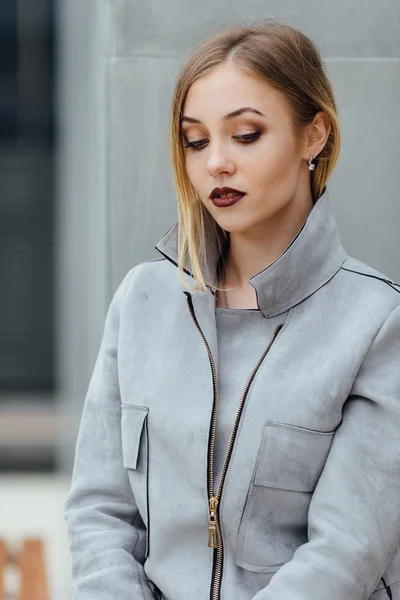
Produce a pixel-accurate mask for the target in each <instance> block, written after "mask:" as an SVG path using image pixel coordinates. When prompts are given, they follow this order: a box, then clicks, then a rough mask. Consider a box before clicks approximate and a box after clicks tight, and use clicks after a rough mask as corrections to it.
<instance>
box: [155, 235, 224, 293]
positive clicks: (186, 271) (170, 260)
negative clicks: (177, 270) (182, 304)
mask: <svg viewBox="0 0 400 600" xmlns="http://www.w3.org/2000/svg"><path fill="white" fill-rule="evenodd" d="M154 247H155V249H156V250H157V252H159V253H160V254H162V255H163V257H164V258H166V259H167V260H169V262H171V263H172V264H173V265H175V267H178V264H177V263H176V262H175V261H174V260H172V258H171V257H170V256H168V255H167V254H164V252H162V251H161V250H160V249H159V248H157V246H154ZM183 270H184V272H185V273H186V275H189V277H191V278H192V279H194V277H193V275H192V273H191V272H190V271H188V270H187V269H185V268H184V269H183ZM207 287H208V289H209V290H210V292H211V293H212V295H213V296H215V291H214V290H213V289H212V288H211V287H210V286H209V285H208V286H207ZM184 293H185V292H184Z"/></svg>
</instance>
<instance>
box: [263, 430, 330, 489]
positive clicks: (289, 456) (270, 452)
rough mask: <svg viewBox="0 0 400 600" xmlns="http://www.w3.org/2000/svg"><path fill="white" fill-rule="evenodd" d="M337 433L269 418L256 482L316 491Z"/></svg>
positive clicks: (281, 487)
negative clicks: (277, 421) (274, 420)
mask: <svg viewBox="0 0 400 600" xmlns="http://www.w3.org/2000/svg"><path fill="white" fill-rule="evenodd" d="M334 435H335V432H334V431H330V432H322V431H315V430H312V429H306V428H304V427H298V426H295V425H287V424H284V423H276V422H273V421H267V422H266V424H265V426H264V432H263V439H262V442H261V446H260V452H259V456H258V462H257V466H256V472H255V478H254V483H255V485H263V486H267V487H271V488H278V489H282V490H291V491H297V492H312V491H313V490H314V489H315V486H316V484H317V482H318V479H319V477H320V475H321V473H322V470H323V468H324V465H325V462H326V459H327V456H328V453H329V450H330V447H331V444H332V440H333V436H334Z"/></svg>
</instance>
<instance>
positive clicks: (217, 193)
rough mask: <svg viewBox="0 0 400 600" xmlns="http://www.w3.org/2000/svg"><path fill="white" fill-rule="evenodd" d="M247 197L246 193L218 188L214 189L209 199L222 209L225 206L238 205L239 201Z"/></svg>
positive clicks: (233, 189)
mask: <svg viewBox="0 0 400 600" xmlns="http://www.w3.org/2000/svg"><path fill="white" fill-rule="evenodd" d="M245 195H246V192H241V191H240V190H236V189H235V188H231V187H221V188H218V187H217V188H214V189H213V191H212V192H211V194H210V196H209V198H210V200H211V202H212V203H213V204H214V206H218V207H220V208H222V207H224V206H232V204H236V202H239V200H241V199H242V198H243V197H244V196H245Z"/></svg>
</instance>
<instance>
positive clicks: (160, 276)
mask: <svg viewBox="0 0 400 600" xmlns="http://www.w3.org/2000/svg"><path fill="white" fill-rule="evenodd" d="M167 289H173V290H175V291H178V290H179V291H181V289H182V285H181V284H180V282H179V277H178V268H177V267H176V266H175V265H174V264H173V263H171V262H170V261H169V260H167V259H166V258H153V259H150V260H146V261H144V262H141V263H139V264H137V265H135V266H134V267H132V268H131V269H130V270H129V271H128V272H127V273H126V275H125V277H124V278H123V279H122V281H121V283H120V285H119V288H118V290H117V293H119V294H120V295H121V296H123V297H124V298H125V300H126V299H129V300H130V301H132V300H134V299H135V297H138V296H139V297H142V296H143V295H144V294H152V293H159V292H160V291H163V290H164V291H166V290H167Z"/></svg>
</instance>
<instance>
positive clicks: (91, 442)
mask: <svg viewBox="0 0 400 600" xmlns="http://www.w3.org/2000/svg"><path fill="white" fill-rule="evenodd" d="M131 273H132V271H130V272H129V273H128V274H127V275H126V276H125V278H124V280H123V281H122V283H121V285H120V287H119V288H118V290H117V292H116V293H115V295H114V298H113V300H112V302H111V305H110V307H109V310H108V313H107V317H106V322H105V326H104V333H103V339H102V342H101V346H100V350H99V353H98V356H97V360H96V364H95V367H94V370H93V374H92V377H91V381H90V384H89V388H88V391H87V395H86V398H85V403H84V407H83V413H82V417H81V422H80V427H79V432H78V438H77V443H76V450H75V461H74V467H73V473H72V483H71V488H70V491H69V494H68V496H67V499H66V502H65V507H64V509H65V512H64V515H65V519H66V521H67V525H68V535H69V542H70V550H71V556H72V598H73V600H110V599H111V598H115V600H150V599H151V600H153V597H154V596H153V593H152V591H151V589H150V587H149V584H148V582H147V578H146V576H145V573H144V570H143V566H142V564H141V563H140V562H138V561H136V560H135V558H134V557H133V552H134V549H135V546H136V544H137V543H138V542H139V531H138V530H137V529H136V528H135V527H134V526H133V522H134V519H135V516H136V515H137V507H136V504H135V499H134V497H133V493H132V490H131V488H130V485H129V481H128V476H127V473H126V471H125V469H124V467H123V463H122V449H121V424H120V414H121V408H120V405H121V400H120V393H119V379H118V366H117V345H118V330H119V315H120V309H121V305H122V302H123V298H124V293H125V290H126V287H127V284H128V280H129V275H130V274H131Z"/></svg>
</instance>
